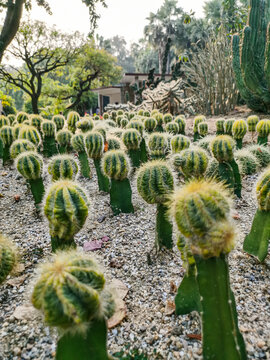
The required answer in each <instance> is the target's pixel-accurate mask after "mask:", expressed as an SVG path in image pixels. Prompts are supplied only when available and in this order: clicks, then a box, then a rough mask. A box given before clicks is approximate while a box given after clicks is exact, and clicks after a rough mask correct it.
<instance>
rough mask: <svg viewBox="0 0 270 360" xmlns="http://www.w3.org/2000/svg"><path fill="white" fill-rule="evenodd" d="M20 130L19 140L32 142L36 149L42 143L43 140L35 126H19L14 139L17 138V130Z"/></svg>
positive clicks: (14, 130)
mask: <svg viewBox="0 0 270 360" xmlns="http://www.w3.org/2000/svg"><path fill="white" fill-rule="evenodd" d="M17 129H18V139H26V140H29V141H31V142H32V143H33V144H34V145H35V146H36V147H38V146H39V145H40V143H41V138H40V134H39V132H38V130H37V129H36V128H35V127H34V126H24V125H17V126H16V127H15V128H14V129H13V133H14V137H15V138H16V130H17Z"/></svg>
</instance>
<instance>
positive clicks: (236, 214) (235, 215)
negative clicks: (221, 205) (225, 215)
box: [232, 213, 240, 220]
mask: <svg viewBox="0 0 270 360" xmlns="http://www.w3.org/2000/svg"><path fill="white" fill-rule="evenodd" d="M232 217H233V219H234V220H240V215H239V214H238V213H234V214H233V216H232Z"/></svg>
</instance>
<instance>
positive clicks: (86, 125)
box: [76, 118, 94, 133]
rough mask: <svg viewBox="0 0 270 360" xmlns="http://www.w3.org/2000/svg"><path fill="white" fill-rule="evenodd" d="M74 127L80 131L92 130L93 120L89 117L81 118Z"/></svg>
mask: <svg viewBox="0 0 270 360" xmlns="http://www.w3.org/2000/svg"><path fill="white" fill-rule="evenodd" d="M76 127H77V129H79V130H81V132H83V133H86V132H87V131H91V130H93V128H94V121H93V120H92V119H90V118H83V119H81V120H80V121H78V122H77V123H76Z"/></svg>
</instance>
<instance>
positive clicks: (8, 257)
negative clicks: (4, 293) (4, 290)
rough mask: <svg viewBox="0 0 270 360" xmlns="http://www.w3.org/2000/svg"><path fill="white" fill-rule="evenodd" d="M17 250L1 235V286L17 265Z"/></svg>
mask: <svg viewBox="0 0 270 360" xmlns="http://www.w3.org/2000/svg"><path fill="white" fill-rule="evenodd" d="M16 258H17V254H16V248H15V246H14V245H13V244H12V242H11V241H10V240H8V239H7V238H6V237H4V236H3V235H1V234H0V284H2V282H3V281H5V280H6V278H7V276H8V275H9V274H10V272H11V271H12V269H13V268H14V266H15V264H16Z"/></svg>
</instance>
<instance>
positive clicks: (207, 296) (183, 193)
mask: <svg viewBox="0 0 270 360" xmlns="http://www.w3.org/2000/svg"><path fill="white" fill-rule="evenodd" d="M229 199H230V198H229V195H228V193H227V191H226V190H225V188H224V187H223V185H222V184H220V183H215V182H213V181H198V180H193V181H191V182H190V183H188V184H187V185H185V186H183V187H182V188H181V189H179V190H176V191H175V193H174V194H173V196H172V201H171V208H170V212H171V215H172V216H173V218H174V219H175V221H176V224H177V227H178V230H179V231H180V232H181V234H182V235H183V236H184V237H185V238H186V241H187V243H188V246H189V249H190V250H191V253H192V255H193V256H194V260H195V263H196V271H194V270H193V272H192V273H191V274H188V273H187V274H186V276H185V284H184V286H182V289H181V290H182V292H181V293H179V292H178V298H176V301H180V304H179V305H180V310H181V303H182V304H183V302H181V297H182V299H185V298H186V299H189V303H188V305H189V306H188V307H187V306H186V307H185V308H183V309H182V310H183V313H187V312H190V311H192V310H197V311H200V312H201V318H202V334H203V358H204V359H221V358H222V359H223V360H231V359H241V360H246V358H247V357H246V350H245V344H244V341H243V338H242V335H241V333H240V331H239V329H238V325H237V313H236V306H235V300H234V296H233V293H232V291H231V289H230V283H229V269H228V261H227V254H228V253H229V252H230V251H231V250H232V248H233V246H234V238H235V230H234V228H233V227H232V225H231V223H230V218H229V214H230V201H229ZM194 273H195V274H194ZM180 287H181V285H180ZM217 288H218V289H219V291H216V289H217ZM198 293H199V294H198ZM199 299H200V304H199V303H198V301H199ZM176 305H177V304H176ZM178 307H179V306H178ZM217 319H220V320H219V321H218V322H217ZM220 354H222V356H220Z"/></svg>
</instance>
